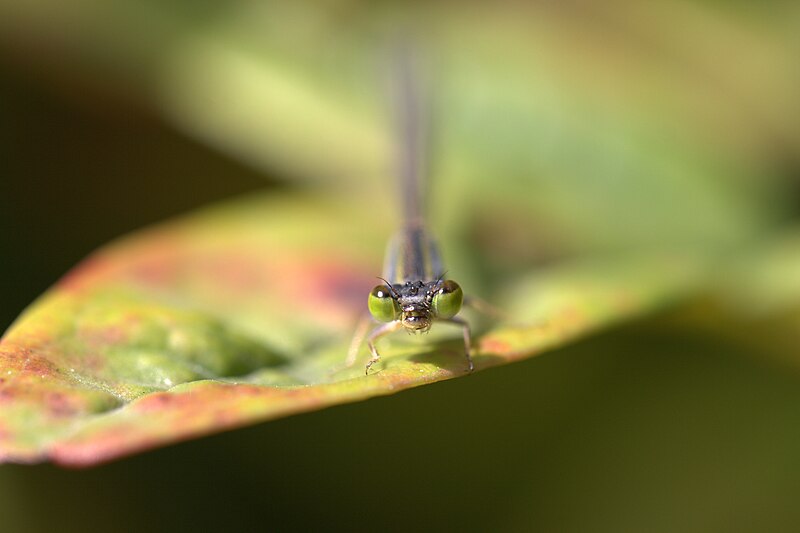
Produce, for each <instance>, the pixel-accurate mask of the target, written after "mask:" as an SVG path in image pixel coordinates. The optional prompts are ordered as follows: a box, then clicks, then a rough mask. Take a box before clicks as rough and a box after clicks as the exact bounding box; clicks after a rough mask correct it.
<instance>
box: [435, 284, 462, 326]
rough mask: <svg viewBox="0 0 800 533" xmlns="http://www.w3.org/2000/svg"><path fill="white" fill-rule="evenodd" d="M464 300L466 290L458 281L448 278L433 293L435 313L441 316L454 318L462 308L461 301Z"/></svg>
mask: <svg viewBox="0 0 800 533" xmlns="http://www.w3.org/2000/svg"><path fill="white" fill-rule="evenodd" d="M463 301H464V291H462V290H461V287H459V286H458V283H456V282H455V281H453V280H451V279H448V280H445V281H443V282H442V284H441V285H439V288H438V289H437V291H436V294H434V295H433V301H432V302H431V306H432V307H433V312H434V314H435V315H436V316H437V317H439V318H452V317H454V316H456V314H457V313H458V312H459V310H461V302H463Z"/></svg>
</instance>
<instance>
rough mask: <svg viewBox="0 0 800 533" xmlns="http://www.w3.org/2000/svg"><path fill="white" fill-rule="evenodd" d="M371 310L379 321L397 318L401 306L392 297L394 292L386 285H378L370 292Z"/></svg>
mask: <svg viewBox="0 0 800 533" xmlns="http://www.w3.org/2000/svg"><path fill="white" fill-rule="evenodd" d="M368 305H369V312H370V314H371V315H372V316H374V317H375V320H378V321H379V322H391V321H392V320H397V317H398V316H399V315H400V306H399V305H398V303H397V301H396V300H395V299H394V298H392V292H391V291H390V290H389V287H387V286H386V285H378V286H377V287H375V288H374V289H372V292H370V293H369V302H368Z"/></svg>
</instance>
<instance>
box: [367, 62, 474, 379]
mask: <svg viewBox="0 0 800 533" xmlns="http://www.w3.org/2000/svg"><path fill="white" fill-rule="evenodd" d="M405 52H407V51H405ZM413 59H414V58H412V57H411V56H410V55H409V54H408V53H401V54H400V55H399V58H398V61H397V63H396V67H397V72H396V76H395V82H396V83H395V84H394V85H395V87H394V88H395V91H396V94H395V101H396V106H395V107H396V119H397V125H398V130H399V131H398V138H399V142H398V145H399V146H400V149H399V150H398V170H397V174H398V176H399V181H400V185H401V187H400V188H401V192H402V194H401V196H402V198H403V211H402V214H403V223H402V225H401V229H400V230H399V231H398V232H397V233H396V234H395V236H394V238H392V240H391V241H390V242H389V246H388V249H387V252H386V258H385V263H384V271H383V277H382V278H379V279H381V280H382V281H383V284H381V285H378V286H376V287H375V288H373V289H372V291H371V292H370V293H369V299H368V306H369V312H370V314H371V315H372V317H373V318H374V319H375V320H377V321H378V322H381V323H382V324H381V325H379V326H377V327H375V328H374V329H373V330H372V331H371V332H370V333H369V335H368V336H367V345H368V346H369V351H370V353H371V355H372V357H371V358H370V360H369V362H368V363H367V366H366V373H367V374H369V369H370V367H372V365H373V364H375V363H376V362H377V361H378V360H379V359H380V354H379V353H378V349H377V347H376V343H377V341H378V340H379V339H380V338H381V337H383V336H385V335H387V334H389V333H392V332H394V331H397V330H399V329H405V330H406V331H408V332H410V333H424V332H427V331H428V330H430V328H431V326H432V324H433V323H434V322H436V321H438V322H449V323H451V324H456V325H458V326H460V327H461V328H462V331H463V335H464V352H465V356H466V361H467V367H468V369H469V371H470V372H471V371H472V370H473V368H474V367H473V364H472V358H471V356H470V350H471V341H470V328H469V324H468V323H467V322H466V321H465V320H464V319H462V318H459V317H457V316H456V315H457V314H458V312H459V311H460V310H461V306H462V303H463V300H464V293H463V291H462V290H461V287H460V286H459V285H458V283H456V282H455V281H453V280H451V279H445V271H444V270H443V268H442V261H441V256H440V255H439V249H438V246H437V244H436V242H435V241H434V239H433V238H432V237H431V236H430V235H429V234H428V232H427V230H426V227H425V223H424V221H423V216H422V212H423V208H422V203H423V202H422V199H423V198H422V196H423V187H422V184H421V181H422V174H423V173H425V172H424V168H423V167H424V166H425V165H424V164H423V163H424V159H425V158H424V157H423V152H424V146H425V144H426V140H427V139H426V138H425V135H424V134H425V133H426V131H427V129H426V128H425V127H424V126H425V124H424V120H423V119H424V118H426V117H427V113H423V110H422V105H421V101H422V95H421V87H420V84H419V79H418V77H417V76H416V75H415V71H414V69H413V65H412V64H411V62H412V61H413ZM357 344H360V340H359V342H358V343H357ZM356 348H357V346H356ZM353 355H354V354H351V359H352V358H353Z"/></svg>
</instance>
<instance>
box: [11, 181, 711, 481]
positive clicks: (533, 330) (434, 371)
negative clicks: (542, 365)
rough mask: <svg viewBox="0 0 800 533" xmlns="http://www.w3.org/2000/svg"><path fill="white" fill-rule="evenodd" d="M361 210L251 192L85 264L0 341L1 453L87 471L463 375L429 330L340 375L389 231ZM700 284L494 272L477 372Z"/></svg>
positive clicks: (674, 276)
mask: <svg viewBox="0 0 800 533" xmlns="http://www.w3.org/2000/svg"><path fill="white" fill-rule="evenodd" d="M361 215H363V213H360V212H359V211H358V209H354V208H353V200H352V199H350V198H348V199H347V200H342V199H339V198H336V197H330V196H328V197H326V198H325V199H320V198H316V197H309V196H298V195H278V196H275V195H273V196H267V195H264V196H254V197H250V198H245V199H242V200H238V201H235V202H230V203H228V204H225V205H222V206H220V207H215V208H212V209H207V210H204V211H202V212H200V213H197V214H194V215H191V216H188V217H185V218H182V219H179V220H175V221H171V222H169V223H165V224H162V225H160V226H157V227H154V228H151V229H147V230H143V231H141V232H138V233H136V234H134V235H132V236H129V237H126V238H123V239H121V240H119V241H118V242H116V243H112V244H111V245H109V246H107V247H105V248H104V249H101V250H100V251H98V252H97V253H95V254H93V255H92V256H91V257H89V258H88V259H86V260H85V261H84V262H83V263H81V264H80V265H78V266H77V267H76V268H75V269H74V270H73V271H72V272H70V273H68V274H67V275H66V276H65V277H64V278H63V279H62V280H60V281H59V282H58V283H57V284H56V285H55V286H54V287H53V288H52V289H50V290H49V291H48V292H47V293H46V294H45V295H43V296H42V297H41V298H40V299H39V300H38V301H37V302H35V303H34V304H33V305H32V306H31V307H30V308H29V309H28V310H26V312H25V313H23V315H22V316H21V317H20V318H19V319H18V320H17V322H16V323H15V324H14V325H13V326H12V327H11V328H10V329H9V331H8V332H7V333H6V335H5V336H4V338H3V339H2V341H1V342H0V460H2V461H14V462H37V461H42V460H53V461H55V462H57V463H60V464H64V465H70V466H87V465H92V464H96V463H99V462H103V461H107V460H110V459H113V458H117V457H121V456H124V455H128V454H132V453H136V452H139V451H143V450H147V449H151V448H154V447H157V446H161V445H165V444H168V443H173V442H177V441H181V440H185V439H189V438H193V437H197V436H200V435H206V434H210V433H214V432H218V431H221V430H225V429H230V428H234V427H240V426H243V425H247V424H252V423H255V422H259V421H264V420H269V419H274V418H277V417H282V416H287V415H290V414H294V413H300V412H305V411H311V410H316V409H321V408H324V407H328V406H331V405H335V404H341V403H345V402H352V401H357V400H362V399H366V398H370V397H373V396H378V395H386V394H393V393H395V392H399V391H402V390H404V389H408V388H411V387H416V386H419V385H424V384H428V383H433V382H437V381H441V380H446V379H450V378H453V377H458V376H465V375H467V373H466V364H465V360H464V357H463V346H462V343H461V341H460V340H459V337H460V335H459V334H458V332H457V330H451V329H449V328H448V327H447V326H440V325H437V326H435V327H434V328H433V332H432V333H431V335H428V336H422V337H419V338H407V337H406V336H405V335H400V334H395V335H394V336H391V337H389V338H388V339H386V340H381V345H380V346H381V351H382V356H383V357H382V360H381V362H380V363H379V364H378V365H376V366H375V367H374V370H375V371H374V372H373V373H371V374H370V375H369V376H365V375H364V363H365V362H366V359H367V357H368V354H367V351H366V349H365V348H364V347H363V346H362V347H361V351H360V352H359V360H358V362H357V364H356V365H354V366H353V367H350V368H347V367H345V366H344V361H345V359H346V355H347V351H348V346H349V345H350V342H351V339H352V336H353V332H354V331H355V328H356V323H357V322H358V318H359V316H360V315H361V314H362V313H363V312H364V310H365V308H366V306H365V300H366V294H367V293H368V291H369V289H370V287H371V286H372V285H373V284H374V276H375V275H376V273H379V272H380V264H379V260H380V258H381V256H382V246H383V241H384V240H385V239H386V236H387V235H388V232H389V228H388V226H387V225H386V224H385V223H383V222H376V223H375V224H369V225H365V224H364V223H363V221H362V220H361ZM331 221H335V223H331ZM457 255H459V256H462V257H463V256H464V254H463V253H461V254H457ZM456 268H457V267H456ZM466 270H468V269H466ZM698 275H699V270H698V268H697V264H696V263H695V262H693V260H691V259H690V258H689V257H687V256H682V255H678V254H664V253H659V254H649V255H648V254H638V255H636V256H631V255H628V256H617V257H606V258H592V259H591V260H590V259H585V260H576V261H570V262H562V263H561V264H560V266H558V267H553V268H549V269H541V268H540V269H533V268H528V269H525V270H522V271H520V272H518V273H517V274H515V275H511V276H505V277H504V280H503V281H502V283H500V284H496V286H495V288H494V290H493V292H492V295H491V298H489V300H491V303H492V304H493V305H495V306H496V307H499V308H501V310H502V314H503V317H504V318H499V319H492V320H486V319H485V318H482V317H481V316H478V315H475V314H470V312H469V311H467V316H468V317H470V319H471V320H472V321H473V324H476V325H478V327H477V328H475V339H474V343H475V345H476V349H475V354H474V360H475V365H476V370H478V371H480V370H484V369H486V368H489V367H491V366H494V365H499V364H505V363H508V362H512V361H516V360H520V359H524V358H527V357H530V356H533V355H536V354H538V353H542V352H543V351H546V350H548V349H552V348H554V347H557V346H559V345H562V344H564V343H567V342H569V341H571V340H573V339H576V338H578V337H580V336H583V335H586V334H588V333H590V332H592V331H594V330H597V329H600V328H603V327H608V326H610V325H612V324H614V323H617V322H619V321H621V320H624V319H627V318H631V317H636V316H640V315H642V314H644V313H648V312H651V311H653V310H656V309H658V308H660V307H662V306H664V305H667V304H668V303H669V302H671V301H674V300H675V299H676V298H678V297H680V296H681V295H683V294H685V293H686V292H687V291H689V290H691V289H692V288H693V287H694V286H695V283H696V281H697V279H698ZM464 285H465V288H466V290H467V292H468V293H470V294H475V293H476V292H479V291H476V290H471V288H470V285H469V284H468V283H465V284H464ZM473 285H474V287H473V288H478V287H479V286H480V284H479V283H477V282H476V283H474V284H473Z"/></svg>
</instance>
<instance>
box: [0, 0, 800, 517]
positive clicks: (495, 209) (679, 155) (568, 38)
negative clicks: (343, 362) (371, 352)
mask: <svg viewBox="0 0 800 533" xmlns="http://www.w3.org/2000/svg"><path fill="white" fill-rule="evenodd" d="M798 23H800V9H798V8H797V7H796V6H794V5H791V3H785V2H763V3H758V4H757V5H756V4H752V3H747V2H733V3H722V2H678V1H668V0H662V1H655V2H647V3H634V2H622V1H614V2H604V3H602V4H592V3H582V2H573V3H569V4H568V5H562V4H557V3H548V2H542V3H531V4H523V3H516V2H507V3H506V2H503V3H497V4H491V5H488V4H486V5H484V4H479V3H464V2H458V3H457V2H445V3H435V4H433V3H432V4H421V3H420V4H406V3H393V2H381V3H366V2H356V1H329V2H320V3H303V2H275V3H269V4H266V3H260V2H245V1H238V2H228V3H214V2H183V1H171V2H164V1H162V2H153V1H136V2H134V1H123V0H117V1H111V2H109V1H105V2H96V1H90V0H77V1H75V2H70V3H63V4H62V3H57V2H52V1H47V0H32V1H27V2H24V3H23V2H10V1H6V0H0V161H2V165H0V173H2V174H1V175H0V250H2V261H1V262H0V287H2V306H0V325H2V327H3V328H5V327H7V326H8V325H10V323H11V321H12V320H13V319H14V317H15V316H16V315H17V314H18V313H19V312H20V311H21V310H22V308H23V307H24V306H25V305H27V304H28V303H29V302H30V301H32V300H33V299H34V298H35V297H36V296H38V295H39V294H40V293H41V292H42V291H44V290H45V289H46V288H47V287H48V286H49V285H50V284H52V283H53V282H54V281H55V280H56V279H57V278H58V277H59V276H60V275H61V274H63V273H64V272H65V271H66V270H67V269H68V268H69V267H70V266H72V265H74V264H75V263H76V262H77V261H79V260H80V259H81V258H82V257H83V256H85V255H86V254H87V253H89V252H90V251H91V250H92V249H94V248H96V247H98V246H100V245H101V244H103V243H104V242H107V241H108V240H110V239H112V238H113V237H115V236H118V235H120V234H123V233H125V232H128V231H131V230H134V229H136V228H139V227H141V226H143V225H146V224H149V223H153V222H156V221H159V220H162V219H163V218H165V217H168V216H171V215H175V214H179V213H182V212H185V211H187V210H190V209H192V208H194V207H198V206H201V205H204V204H206V203H208V202H211V201H215V200H219V199H223V198H226V197H230V196H234V195H237V194H241V193H246V192H248V191H255V190H259V191H263V190H267V191H269V190H278V189H280V190H281V191H286V190H289V191H292V190H302V191H310V192H312V193H315V194H329V193H333V192H337V193H341V192H342V191H344V193H345V194H348V195H351V196H352V199H353V205H354V208H357V207H358V206H365V207H364V209H365V213H368V208H369V207H370V206H371V205H372V203H373V202H374V199H375V198H376V197H378V198H383V197H384V196H385V195H386V187H387V180H388V179H389V176H390V175H391V150H392V138H391V134H390V133H391V129H390V128H389V127H388V112H387V111H388V109H387V107H388V106H387V101H386V90H385V88H386V73H387V70H388V69H387V65H386V57H387V54H386V50H387V48H388V43H389V42H391V40H392V39H393V38H395V37H396V36H397V35H398V33H399V34H403V35H408V36H410V37H411V38H412V39H413V40H414V41H415V42H418V43H419V45H420V47H421V49H423V50H425V51H426V53H427V54H428V57H426V59H427V63H428V64H429V67H430V73H429V75H430V78H431V80H433V85H434V101H435V104H436V105H435V109H436V113H435V119H436V121H435V125H436V129H435V143H434V157H433V174H434V177H435V181H434V183H433V188H434V190H433V191H432V192H433V198H439V199H446V201H444V200H443V201H441V202H439V203H436V204H435V206H434V207H435V209H434V210H433V213H432V218H433V220H434V223H435V224H434V225H435V226H436V228H437V230H439V231H440V233H441V234H442V235H444V236H445V239H444V240H445V242H448V243H454V244H453V245H452V248H451V249H450V252H451V256H454V259H452V260H451V262H452V263H453V264H459V265H468V266H466V267H465V268H466V269H467V271H468V276H470V277H471V278H472V279H473V282H474V284H476V285H479V286H481V287H482V290H483V294H484V295H488V296H489V297H491V295H492V294H493V290H494V289H498V290H507V288H508V287H502V285H503V281H502V280H506V279H509V278H513V277H514V276H524V275H525V273H527V272H535V271H536V269H538V268H542V267H545V266H547V267H551V268H557V267H558V265H559V264H560V262H561V261H564V260H566V259H571V258H583V257H593V256H596V255H603V254H608V253H612V252H618V251H621V250H623V251H624V250H631V249H633V250H640V249H645V248H646V249H653V248H654V249H669V250H673V249H680V250H687V249H692V250H696V249H700V250H703V252H704V253H706V254H708V256H709V257H711V258H713V259H714V260H715V261H718V262H719V264H720V265H724V266H729V267H732V268H731V272H727V271H724V270H721V271H720V272H721V275H720V276H719V277H720V280H721V283H720V285H719V286H716V285H709V289H708V291H706V292H705V293H704V294H702V295H698V297H697V298H696V299H695V300H693V301H691V302H686V303H685V304H683V305H681V306H679V307H676V308H674V309H671V310H669V312H667V313H665V314H663V315H661V316H657V317H643V318H642V319H641V320H639V321H637V322H636V323H634V324H629V325H627V326H624V327H619V328H617V329H615V330H612V331H608V332H605V333H603V334H601V335H597V336H594V337H593V338H590V339H586V340H584V341H581V342H579V343H577V344H575V345H572V346H569V347H565V348H562V349H560V350H557V351H554V352H551V353H548V354H545V355H543V356H541V357H538V358H535V359H533V360H529V361H526V362H523V363H519V364H514V365H510V366H506V367H502V368H496V369H493V370H491V371H488V372H482V373H479V374H477V375H474V376H471V377H470V378H469V379H460V380H454V381H451V382H445V383H440V384H437V385H435V386H429V387H423V388H421V389H416V390H412V391H409V392H405V393H403V394H399V395H397V396H393V397H389V398H380V399H376V400H371V401H369V402H363V403H359V404H354V405H346V406H340V407H336V408H332V409H328V410H325V411H322V412H317V413H311V414H306V415H301V416H296V417H292V418H289V419H286V420H279V421H276V422H272V423H269V424H264V425H261V426H257V427H253V428H248V429H244V430H239V431H234V432H230V433H227V434H223V435H218V436H214V437H211V438H207V439H202V440H199V441H195V442H190V443H185V444H181V445H178V446H173V447H170V448H167V449H163V450H158V451H155V452H151V453H148V454H144V455H141V456H138V457H134V458H131V459H127V460H124V461H120V462H117V463H113V464H110V465H106V466H102V467H99V468H95V469H92V470H88V471H65V470H61V469H57V468H54V467H51V466H48V465H42V466H35V467H23V466H13V465H12V466H9V465H5V466H2V467H0V520H2V529H3V530H4V531H6V530H7V531H53V530H58V531H93V530H98V531H107V530H110V531H133V530H142V529H155V530H161V529H164V530H167V529H170V530H188V529H196V528H215V529H222V528H223V527H224V528H233V527H238V528H241V529H254V528H262V529H266V530H274V531H291V530H365V531H375V530H398V531H408V530H474V531H538V530H541V531H615V532H619V531H703V532H708V531H726V532H728V531H795V530H796V529H797V524H798V523H800V509H798V507H797V505H796V504H795V502H794V499H795V498H794V495H795V494H796V493H795V490H797V489H798V488H800V454H798V450H800V446H799V445H800V430H798V428H797V425H796V421H797V420H798V414H800V376H798V374H797V371H796V366H797V365H796V361H797V360H796V348H795V346H797V345H798V344H797V341H798V340H800V339H798V336H800V335H798V333H797V332H798V331H800V318H799V317H800V278H799V277H798V276H800V262H798V261H796V260H795V259H794V257H796V256H797V254H796V253H795V254H794V255H792V253H782V254H775V253H772V254H770V253H767V252H768V251H769V250H770V249H771V244H770V243H773V242H787V239H788V242H789V245H788V246H787V245H783V247H781V248H780V249H781V250H783V249H788V250H789V251H790V252H791V250H793V249H798V248H793V247H792V245H791V243H792V242H798V241H797V239H796V237H792V236H793V235H797V231H796V224H797V218H798V214H800V201H798V200H799V199H800V158H798V153H800V152H798V148H800V120H798V119H799V118H800V101H798V99H797V97H796V95H797V92H798V89H800V70H799V68H798V63H797V60H796V58H797V57H798V52H800V40H799V39H798V38H797V33H798V32H797V28H798ZM387 216H390V215H387ZM765 250H766V251H767V252H765ZM376 253H377V254H381V253H382V251H376ZM787 265H788V266H787ZM794 265H798V268H797V269H794V268H792V267H793V266H794ZM742 280H743V281H742ZM723 296H724V297H723Z"/></svg>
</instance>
